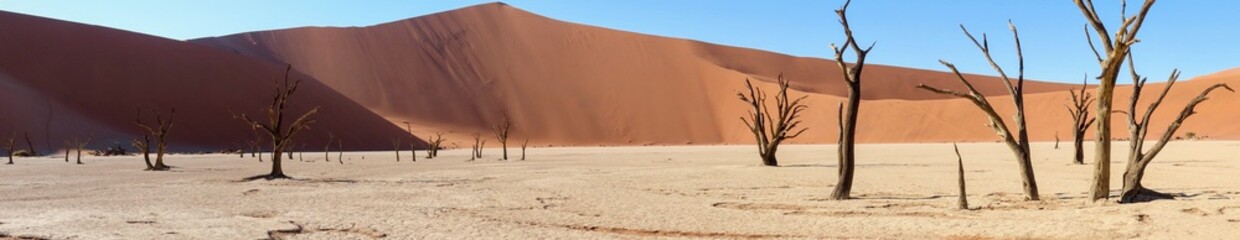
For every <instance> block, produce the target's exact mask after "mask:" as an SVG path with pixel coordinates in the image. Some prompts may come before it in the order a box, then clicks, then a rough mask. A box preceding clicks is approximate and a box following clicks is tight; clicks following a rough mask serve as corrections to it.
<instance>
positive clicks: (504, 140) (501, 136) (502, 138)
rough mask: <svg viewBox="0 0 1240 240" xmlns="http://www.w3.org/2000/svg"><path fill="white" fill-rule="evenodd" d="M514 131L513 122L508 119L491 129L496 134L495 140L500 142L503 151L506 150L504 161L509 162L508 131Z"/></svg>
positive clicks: (505, 118)
mask: <svg viewBox="0 0 1240 240" xmlns="http://www.w3.org/2000/svg"><path fill="white" fill-rule="evenodd" d="M509 130H512V121H510V120H508V117H504V120H503V121H501V122H500V123H499V124H496V125H495V126H492V127H491V132H494V133H495V140H496V141H499V144H500V146H501V149H503V150H504V158H503V159H504V160H508V131H509Z"/></svg>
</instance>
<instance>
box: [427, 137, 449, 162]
mask: <svg viewBox="0 0 1240 240" xmlns="http://www.w3.org/2000/svg"><path fill="white" fill-rule="evenodd" d="M428 140H430V141H429V143H430V145H431V146H430V147H431V149H430V150H427V151H426V159H432V158H435V157H439V149H440V148H442V146H443V142H444V141H446V139H444V138H443V133H441V132H437V133H435V136H432V137H431V138H430V139H428Z"/></svg>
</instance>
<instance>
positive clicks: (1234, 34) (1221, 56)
mask: <svg viewBox="0 0 1240 240" xmlns="http://www.w3.org/2000/svg"><path fill="white" fill-rule="evenodd" d="M485 2H489V1H412V0H379V1H327V0H307V1H296V0H262V1H242V0H219V1H163V0H114V1H82V0H69V1H65V0H42V1H33V0H14V1H0V10H5V11H13V12H20V13H25V14H32V15H38V16H44V17H50V18H57V19H64V20H70V21H75V22H83V23H89V24H94V25H101V26H107V27H112V28H118V29H124V30H129V31H134V32H140V33H146V34H151V35H157V36H163V37H167V38H172V39H191V38H199V37H208V36H218V35H226V34H232V33H239V32H247V31H258V30H269V29H279V28H289V27H299V26H367V25H374V24H378V23H383V22H389V21H394V20H399V19H404V18H409V17H414V16H419V15H425V14H429V13H434V12H440V11H446V10H451V9H455V8H460V7H465V6H470V5H474V4H480V3H485ZM506 2H507V3H508V4H511V5H513V6H516V7H518V8H521V9H525V10H527V11H530V12H534V13H537V14H540V15H544V16H548V17H551V18H556V19H560V20H564V21H569V22H576V23H582V24H588V25H595V26H602V27H607V28H613V29H620V30H626V31H633V32H639V33H647V34H654V35H662V36H670V37H679V38H689V39H695V40H701V41H705V42H711V43H718V44H724V45H731V46H740V47H748V48H756V49H763V50H768V51H774V52H779V53H784V54H789V55H795V56H806V57H822V58H830V57H831V51H830V49H829V48H828V44H829V43H832V42H840V41H841V40H842V33H841V32H840V26H839V24H838V23H837V22H836V16H835V14H834V13H833V12H832V10H834V9H836V8H838V7H839V5H840V4H843V1H842V0H809V1H792V0H788V1H705V0H678V1H665V0H626V1H604V0H578V1H546V0H543V1H536V0H533V1H524V0H516V1H506ZM1097 4H1098V9H1099V11H1100V14H1102V17H1103V19H1104V20H1106V21H1108V23H1109V24H1111V25H1112V26H1111V28H1114V25H1115V24H1117V23H1118V22H1119V18H1120V17H1119V9H1120V8H1119V0H1097ZM1139 4H1140V1H1139V0H1133V1H1132V3H1130V6H1129V8H1130V9H1132V10H1131V11H1130V12H1135V11H1136V10H1135V8H1136V7H1138V6H1137V5H1139ZM1237 9H1240V1H1171V0H1164V1H1160V2H1159V3H1158V4H1156V5H1155V6H1154V9H1153V10H1152V11H1151V13H1150V16H1149V19H1148V20H1147V22H1146V26H1145V27H1144V28H1143V29H1142V31H1141V34H1140V36H1139V37H1140V38H1141V39H1142V42H1141V43H1139V44H1137V46H1136V47H1135V49H1136V54H1137V63H1138V69H1139V70H1141V72H1142V73H1144V74H1145V75H1149V76H1154V77H1156V78H1155V79H1152V80H1155V81H1161V80H1162V79H1160V78H1161V77H1163V76H1166V74H1167V73H1168V72H1170V71H1171V69H1172V68H1180V69H1181V70H1183V71H1184V72H1185V76H1196V75H1202V74H1209V73H1213V72H1217V71H1221V70H1225V69H1229V68H1232V67H1240V60H1238V58H1236V57H1235V56H1240V47H1236V46H1235V43H1240V28H1235V27H1234V26H1238V25H1240V14H1234V12H1235V10H1237ZM849 19H850V21H851V22H852V24H853V29H854V31H856V36H857V37H858V38H859V40H860V41H862V42H867V43H868V42H872V41H877V42H878V45H877V47H875V50H874V52H873V53H872V54H871V55H870V63H874V64H885V65H897V66H905V67H914V68H923V69H933V70H945V69H944V68H943V67H942V66H941V65H939V64H938V62H937V61H938V59H946V60H948V61H951V62H954V63H956V65H958V66H959V67H960V68H961V70H962V71H966V72H974V73H982V74H991V73H992V72H991V71H990V69H989V66H988V65H986V63H985V61H984V60H983V59H982V58H981V55H980V54H979V53H978V52H977V51H976V49H974V47H973V45H972V43H970V42H969V41H968V40H967V39H966V38H965V37H964V36H963V35H962V34H961V33H960V30H959V27H958V24H965V25H966V26H967V27H968V28H969V29H970V31H973V32H974V34H979V35H980V34H981V33H983V32H984V33H989V35H990V37H991V39H990V42H991V45H992V47H991V48H992V52H994V54H995V55H996V57H997V58H998V59H999V61H1000V63H1001V64H1004V66H1011V67H1009V68H1015V66H1014V63H1015V61H1014V59H1013V58H1012V57H1013V54H1012V52H1013V51H1012V50H1013V49H1012V48H1011V47H1012V43H1011V35H1010V33H1009V32H1008V31H1007V21H1008V20H1009V19H1011V20H1012V21H1013V22H1015V23H1016V24H1017V26H1018V27H1019V28H1020V30H1021V36H1022V45H1023V46H1024V48H1025V58H1026V66H1027V70H1026V71H1027V74H1026V75H1027V76H1028V77H1029V78H1034V79H1041V80H1050V81H1063V82H1079V81H1080V80H1081V79H1082V77H1083V76H1084V74H1085V73H1089V74H1091V75H1092V74H1097V72H1098V64H1097V63H1096V62H1095V61H1094V60H1093V55H1092V53H1090V51H1089V47H1088V45H1087V44H1086V42H1085V40H1084V36H1083V34H1084V33H1083V29H1082V27H1083V26H1084V24H1085V20H1084V18H1083V17H1081V13H1080V11H1079V10H1077V8H1076V7H1075V5H1074V4H1073V3H1072V1H1071V0H1020V1H1016V0H924V1H917V0H907V1H906V0H855V1H854V2H853V5H852V7H851V8H850V9H849ZM1012 71H1014V70H1012ZM1122 79H1127V78H1122Z"/></svg>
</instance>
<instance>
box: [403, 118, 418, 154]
mask: <svg viewBox="0 0 1240 240" xmlns="http://www.w3.org/2000/svg"><path fill="white" fill-rule="evenodd" d="M405 129H406V130H405V131H408V132H409V155H411V157H409V159H410V160H409V161H413V162H417V161H418V148H417V146H414V144H417V143H418V136H417V135H414V134H413V125H410V124H409V121H405Z"/></svg>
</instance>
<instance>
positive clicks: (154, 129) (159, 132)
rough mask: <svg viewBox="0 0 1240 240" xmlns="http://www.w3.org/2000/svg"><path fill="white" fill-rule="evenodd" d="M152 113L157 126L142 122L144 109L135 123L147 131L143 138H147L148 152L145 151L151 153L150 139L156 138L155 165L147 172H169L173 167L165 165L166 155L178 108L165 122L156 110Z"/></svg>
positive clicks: (139, 110)
mask: <svg viewBox="0 0 1240 240" xmlns="http://www.w3.org/2000/svg"><path fill="white" fill-rule="evenodd" d="M151 112H152V113H154V114H155V126H151V125H147V124H146V123H143V122H142V109H138V118H137V120H134V123H135V124H137V125H138V127H140V128H142V130H143V131H145V132H144V133H142V136H143V138H146V140H145V141H146V142H145V143H144V144H146V146H145V148H146V150H144V151H146V152H147V153H149V152H150V137H154V138H155V164H154V165H152V166H150V167H149V168H147V170H151V171H163V170H168V169H169V168H171V167H169V166H168V165H165V164H164V153H165V152H166V151H167V149H168V132H169V131H171V130H172V119H173V118H174V117H176V114H177V109H176V108H173V109H172V111H171V113H170V114H169V115H168V119H167V120H165V119H164V118H163V116H162V115H160V114H159V112H157V111H154V110H151ZM144 156H147V155H144ZM148 158H149V156H148ZM148 161H149V159H148Z"/></svg>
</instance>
